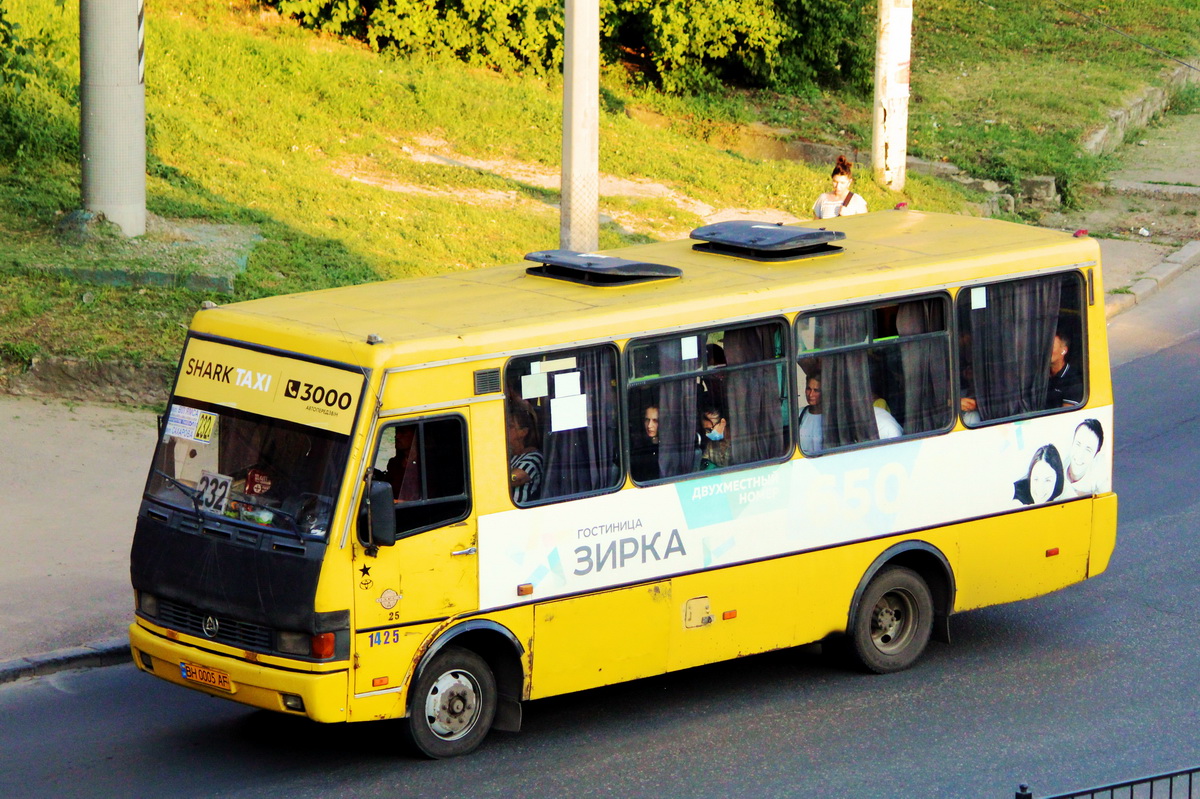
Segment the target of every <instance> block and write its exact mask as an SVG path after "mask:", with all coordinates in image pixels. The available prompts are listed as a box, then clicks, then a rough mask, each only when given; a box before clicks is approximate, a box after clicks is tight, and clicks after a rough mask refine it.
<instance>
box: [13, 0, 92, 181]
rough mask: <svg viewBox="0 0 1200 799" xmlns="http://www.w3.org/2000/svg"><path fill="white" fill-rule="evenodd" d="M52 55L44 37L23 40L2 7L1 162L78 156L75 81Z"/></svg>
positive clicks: (50, 40)
mask: <svg viewBox="0 0 1200 799" xmlns="http://www.w3.org/2000/svg"><path fill="white" fill-rule="evenodd" d="M56 50H57V42H55V41H54V40H53V38H52V37H49V36H48V35H43V36H26V35H24V33H23V31H22V29H21V26H20V25H19V24H17V23H15V22H12V21H10V20H9V19H8V18H7V17H6V16H5V14H4V7H3V6H0V158H6V159H9V158H16V159H18V160H22V161H38V160H42V159H49V158H69V157H74V156H75V155H76V154H77V153H78V150H79V89H78V81H77V80H76V79H75V78H74V76H72V74H71V73H70V71H69V70H68V69H67V68H66V67H65V66H63V65H62V64H61V63H60V62H59V61H58V53H57V52H56Z"/></svg>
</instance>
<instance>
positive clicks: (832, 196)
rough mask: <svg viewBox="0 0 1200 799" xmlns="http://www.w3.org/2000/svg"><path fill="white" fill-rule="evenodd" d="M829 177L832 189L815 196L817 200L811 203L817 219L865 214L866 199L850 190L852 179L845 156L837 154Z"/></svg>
mask: <svg viewBox="0 0 1200 799" xmlns="http://www.w3.org/2000/svg"><path fill="white" fill-rule="evenodd" d="M830 177H831V178H832V179H833V191H827V192H825V193H824V194H822V195H821V196H819V197H817V201H816V202H815V203H813V216H815V217H816V218H817V219H830V218H831V217H835V216H850V215H852V214H865V213H866V212H867V201H866V200H864V199H863V198H862V196H861V195H858V194H855V193H854V192H852V191H850V184H851V183H853V182H854V179H853V178H852V177H851V176H850V162H849V161H848V160H847V159H846V156H844V155H839V156H838V159H837V163H836V164H834V165H833V172H831V173H830Z"/></svg>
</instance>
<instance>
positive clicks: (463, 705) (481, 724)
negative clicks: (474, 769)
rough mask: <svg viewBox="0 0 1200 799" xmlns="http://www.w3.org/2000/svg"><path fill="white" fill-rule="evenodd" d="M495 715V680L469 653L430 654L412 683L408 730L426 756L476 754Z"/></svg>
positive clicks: (452, 649)
mask: <svg viewBox="0 0 1200 799" xmlns="http://www.w3.org/2000/svg"><path fill="white" fill-rule="evenodd" d="M495 717H496V678H495V676H494V675H493V674H492V670H491V669H490V668H488V664H487V663H486V662H485V661H484V659H483V658H481V657H480V656H479V655H477V654H475V653H474V652H472V651H470V650H469V649H460V648H459V647H454V646H448V647H446V648H445V649H443V650H442V651H441V652H438V653H437V654H436V655H434V656H433V659H432V660H430V661H429V663H427V664H426V665H425V668H423V669H422V670H421V673H420V675H418V677H417V681H416V682H415V683H414V684H413V687H412V691H411V692H410V694H409V701H408V729H409V734H410V735H411V737H412V741H413V744H415V745H416V747H417V749H419V750H420V751H421V753H422V754H424V755H425V756H427V757H431V758H434V759H441V758H445V757H458V756H459V755H465V754H467V753H469V752H472V751H474V750H475V748H476V747H478V746H479V744H481V743H483V739H484V738H486V737H487V734H488V731H489V730H490V729H491V728H492V720H493V719H494V718H495Z"/></svg>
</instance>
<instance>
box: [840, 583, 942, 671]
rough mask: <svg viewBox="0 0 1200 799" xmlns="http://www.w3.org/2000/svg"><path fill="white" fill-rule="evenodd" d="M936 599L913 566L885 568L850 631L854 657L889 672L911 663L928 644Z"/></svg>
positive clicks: (871, 667)
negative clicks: (907, 567)
mask: <svg viewBox="0 0 1200 799" xmlns="http://www.w3.org/2000/svg"><path fill="white" fill-rule="evenodd" d="M932 630H933V598H932V596H931V595H930V593H929V586H927V585H926V584H925V581H924V580H922V579H921V576H920V575H919V574H917V573H916V572H914V571H913V570H911V569H906V568H904V567H902V566H892V567H890V568H885V569H883V570H882V571H881V572H880V573H879V574H877V575H876V576H875V578H874V579H872V580H871V582H870V583H869V584H868V585H867V590H866V591H864V592H863V595H862V599H861V601H860V602H859V604H858V610H857V611H856V612H855V614H854V624H853V627H852V629H851V630H850V639H851V649H852V652H853V655H854V658H855V660H857V661H858V663H859V664H861V665H862V666H863V667H864V668H866V669H867V670H868V671H873V672H875V673H876V674H888V673H890V672H893V671H901V670H903V669H907V668H908V667H909V666H911V665H912V664H913V663H914V662H915V661H916V659H917V658H918V657H920V656H921V653H922V652H924V651H925V645H926V644H927V643H929V635H930V633H931V632H932Z"/></svg>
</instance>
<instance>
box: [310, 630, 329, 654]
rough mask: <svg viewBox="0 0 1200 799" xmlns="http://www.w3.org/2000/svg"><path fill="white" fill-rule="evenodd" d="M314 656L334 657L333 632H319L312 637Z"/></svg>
mask: <svg viewBox="0 0 1200 799" xmlns="http://www.w3.org/2000/svg"><path fill="white" fill-rule="evenodd" d="M312 656H313V657H315V658H321V659H325V658H331V657H333V633H318V634H317V635H314V636H313V637H312Z"/></svg>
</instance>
